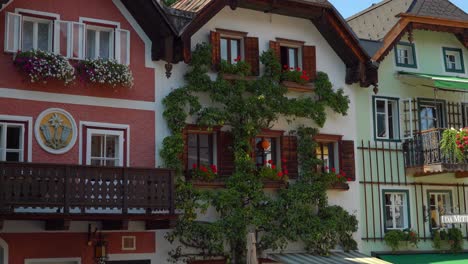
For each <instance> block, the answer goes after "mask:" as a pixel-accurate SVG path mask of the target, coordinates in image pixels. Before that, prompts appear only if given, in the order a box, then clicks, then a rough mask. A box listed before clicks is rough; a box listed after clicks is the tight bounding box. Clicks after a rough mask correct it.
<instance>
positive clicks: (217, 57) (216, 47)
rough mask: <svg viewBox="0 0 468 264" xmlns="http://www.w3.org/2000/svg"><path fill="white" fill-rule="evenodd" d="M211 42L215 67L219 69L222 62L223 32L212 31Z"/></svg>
mask: <svg viewBox="0 0 468 264" xmlns="http://www.w3.org/2000/svg"><path fill="white" fill-rule="evenodd" d="M210 44H211V62H212V64H213V68H214V69H217V68H218V66H219V64H220V63H221V34H220V33H219V32H216V31H211V33H210Z"/></svg>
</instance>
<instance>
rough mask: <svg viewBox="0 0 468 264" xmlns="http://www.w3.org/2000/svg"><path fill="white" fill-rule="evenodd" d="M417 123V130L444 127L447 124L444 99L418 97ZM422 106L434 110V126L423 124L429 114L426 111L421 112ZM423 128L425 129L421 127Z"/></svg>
mask: <svg viewBox="0 0 468 264" xmlns="http://www.w3.org/2000/svg"><path fill="white" fill-rule="evenodd" d="M417 105H418V109H417V111H418V113H417V116H418V120H419V121H418V125H419V131H420V132H421V131H425V130H430V129H433V128H446V126H447V123H446V121H447V110H446V109H447V108H446V102H445V100H442V99H430V98H418V104H417ZM423 108H426V109H427V108H433V109H434V110H435V113H436V116H435V117H433V119H434V120H435V123H434V127H429V125H428V124H427V123H426V125H424V124H423V123H424V120H426V121H427V120H428V118H429V116H428V113H427V111H426V112H425V113H423V112H422V109H423ZM423 128H425V129H423Z"/></svg>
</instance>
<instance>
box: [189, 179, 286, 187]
mask: <svg viewBox="0 0 468 264" xmlns="http://www.w3.org/2000/svg"><path fill="white" fill-rule="evenodd" d="M191 182H192V184H193V186H194V187H197V188H206V189H223V188H226V181H225V179H216V180H214V181H200V180H192V181H191ZM263 184H264V185H263V188H264V189H284V188H286V187H287V186H288V183H286V182H284V181H282V180H279V181H272V180H264V181H263Z"/></svg>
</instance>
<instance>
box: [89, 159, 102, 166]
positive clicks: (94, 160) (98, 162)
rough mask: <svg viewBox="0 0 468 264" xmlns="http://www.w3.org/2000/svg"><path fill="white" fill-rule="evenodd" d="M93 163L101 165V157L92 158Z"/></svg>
mask: <svg viewBox="0 0 468 264" xmlns="http://www.w3.org/2000/svg"><path fill="white" fill-rule="evenodd" d="M91 165H93V166H101V159H91Z"/></svg>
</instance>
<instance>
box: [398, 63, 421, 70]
mask: <svg viewBox="0 0 468 264" xmlns="http://www.w3.org/2000/svg"><path fill="white" fill-rule="evenodd" d="M396 66H397V67H400V68H412V69H417V68H418V65H415V64H396Z"/></svg>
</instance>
